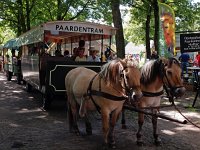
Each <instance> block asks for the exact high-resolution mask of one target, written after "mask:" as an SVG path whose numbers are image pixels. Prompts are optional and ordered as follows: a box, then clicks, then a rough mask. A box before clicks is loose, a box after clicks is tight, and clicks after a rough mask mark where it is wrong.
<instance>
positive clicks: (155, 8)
mask: <svg viewBox="0 0 200 150" xmlns="http://www.w3.org/2000/svg"><path fill="white" fill-rule="evenodd" d="M153 6H154V18H155V32H154V45H155V51H157V53H158V55H159V50H158V49H159V8H158V2H157V0H153Z"/></svg>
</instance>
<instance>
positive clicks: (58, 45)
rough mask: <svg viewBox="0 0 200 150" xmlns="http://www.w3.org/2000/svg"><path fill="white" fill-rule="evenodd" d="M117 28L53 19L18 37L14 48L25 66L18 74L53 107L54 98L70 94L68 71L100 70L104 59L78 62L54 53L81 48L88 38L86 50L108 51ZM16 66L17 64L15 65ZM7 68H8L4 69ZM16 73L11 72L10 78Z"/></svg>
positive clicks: (47, 105) (27, 87) (22, 66)
mask: <svg viewBox="0 0 200 150" xmlns="http://www.w3.org/2000/svg"><path fill="white" fill-rule="evenodd" d="M115 33H116V28H114V27H111V26H107V25H101V24H97V23H90V22H78V21H53V22H47V23H44V24H42V25H40V26H38V27H36V28H33V29H31V30H30V31H28V32H26V33H24V34H22V35H21V36H19V37H18V38H16V39H14V43H13V45H12V48H15V47H17V49H16V48H15V50H16V51H18V57H17V58H18V60H19V61H20V66H19V68H21V70H20V71H18V73H17V76H19V77H20V76H22V80H23V81H24V83H25V84H26V90H27V91H30V90H31V88H35V89H37V90H39V91H40V92H41V93H42V95H43V107H45V108H46V109H47V108H49V106H50V104H51V101H52V99H53V98H54V97H57V96H64V95H65V93H66V90H65V85H64V80H65V76H66V74H67V73H68V72H69V71H70V70H71V69H73V68H75V67H77V66H84V67H87V68H90V69H92V70H94V71H100V67H101V66H102V64H103V63H104V62H75V61H73V60H71V59H67V58H65V57H56V56H54V53H55V50H60V51H61V52H63V51H64V50H66V49H67V50H69V51H70V53H71V54H72V51H73V48H74V47H78V42H79V41H80V40H84V41H85V52H86V53H87V52H88V51H87V49H88V48H89V47H90V46H95V47H96V48H98V49H99V54H102V53H104V51H105V48H106V46H111V42H112V36H113V35H115ZM13 67H14V64H13V66H12V68H13ZM4 69H6V68H4ZM13 75H15V74H14V72H13V71H12V70H11V71H9V79H11V78H12V76H13ZM18 79H20V78H18Z"/></svg>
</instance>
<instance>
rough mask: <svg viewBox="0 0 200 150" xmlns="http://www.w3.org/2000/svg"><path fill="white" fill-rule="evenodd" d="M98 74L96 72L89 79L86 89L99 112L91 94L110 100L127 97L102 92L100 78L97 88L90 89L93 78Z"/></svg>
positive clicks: (121, 99) (120, 99)
mask: <svg viewBox="0 0 200 150" xmlns="http://www.w3.org/2000/svg"><path fill="white" fill-rule="evenodd" d="M97 75H98V74H96V75H95V76H94V77H93V78H92V79H91V80H90V83H89V86H88V89H87V95H88V96H89V97H90V98H91V100H92V102H93V103H94V105H95V107H96V109H97V111H98V112H99V113H100V107H99V106H98V105H97V103H96V102H95V101H94V98H93V97H92V96H100V97H104V98H106V99H108V100H112V101H124V100H126V99H128V97H127V96H120V97H119V96H115V95H111V94H109V93H106V92H102V91H101V78H100V80H99V90H98V91H97V90H92V84H93V81H94V79H95V77H96V76H97Z"/></svg>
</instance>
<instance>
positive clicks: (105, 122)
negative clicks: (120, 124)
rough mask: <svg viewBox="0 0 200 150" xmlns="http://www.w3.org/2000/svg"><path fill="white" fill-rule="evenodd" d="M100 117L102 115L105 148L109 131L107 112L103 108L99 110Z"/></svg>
mask: <svg viewBox="0 0 200 150" xmlns="http://www.w3.org/2000/svg"><path fill="white" fill-rule="evenodd" d="M101 117H102V130H103V136H104V144H105V146H106V147H105V148H107V146H108V133H109V117H110V116H109V112H107V111H105V110H101Z"/></svg>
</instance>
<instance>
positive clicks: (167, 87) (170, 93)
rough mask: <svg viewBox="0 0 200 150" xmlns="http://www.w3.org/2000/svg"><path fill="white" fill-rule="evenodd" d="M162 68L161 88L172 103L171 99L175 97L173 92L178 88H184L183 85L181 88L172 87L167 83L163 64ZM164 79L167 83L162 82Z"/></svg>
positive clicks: (167, 79)
mask: <svg viewBox="0 0 200 150" xmlns="http://www.w3.org/2000/svg"><path fill="white" fill-rule="evenodd" d="M172 59H174V58H172ZM162 66H163V68H162V70H163V77H162V82H163V87H164V89H165V91H166V93H167V96H168V98H169V101H170V102H172V103H174V100H173V98H174V97H175V91H176V90H177V89H179V88H182V87H184V86H183V85H182V86H172V85H171V83H170V81H169V78H168V77H167V74H166V70H165V66H166V64H164V63H163V65H162ZM164 78H165V79H166V82H167V83H165V82H164Z"/></svg>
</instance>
